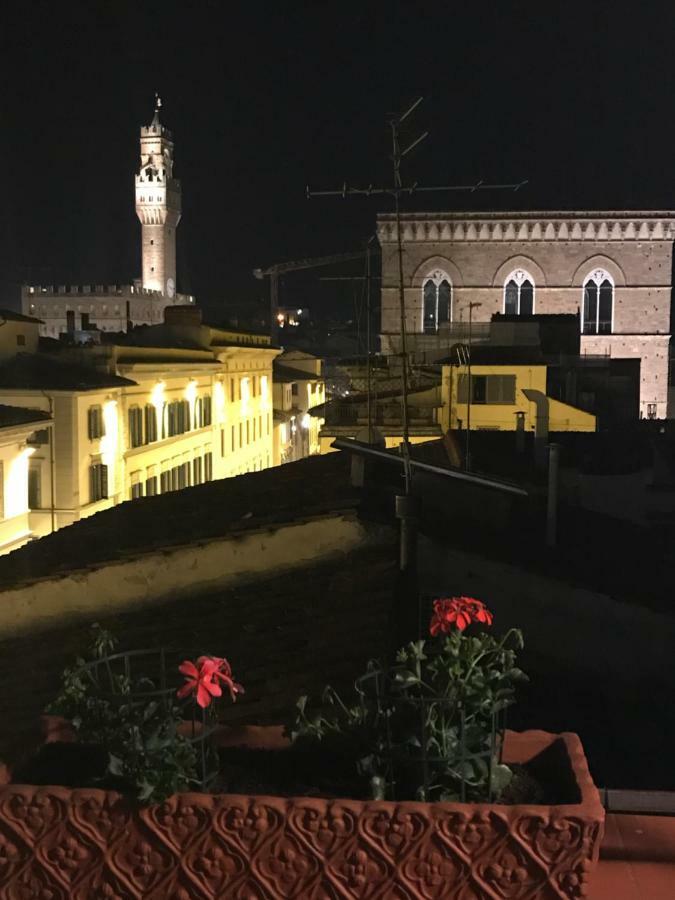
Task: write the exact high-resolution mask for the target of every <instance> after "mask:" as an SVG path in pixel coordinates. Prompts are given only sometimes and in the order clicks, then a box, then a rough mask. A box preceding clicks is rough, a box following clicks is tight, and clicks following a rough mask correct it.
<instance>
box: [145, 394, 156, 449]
mask: <svg viewBox="0 0 675 900" xmlns="http://www.w3.org/2000/svg"><path fill="white" fill-rule="evenodd" d="M156 440H157V410H156V409H155V407H154V406H153V405H152V404H151V403H147V404H146V406H145V442H146V444H151V443H152V442H153V441H156Z"/></svg>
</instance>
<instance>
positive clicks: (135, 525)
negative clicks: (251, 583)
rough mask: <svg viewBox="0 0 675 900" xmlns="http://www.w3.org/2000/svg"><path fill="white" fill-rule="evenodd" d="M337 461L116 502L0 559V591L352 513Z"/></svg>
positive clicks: (342, 461) (344, 464)
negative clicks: (231, 535)
mask: <svg viewBox="0 0 675 900" xmlns="http://www.w3.org/2000/svg"><path fill="white" fill-rule="evenodd" d="M357 503H358V493H357V491H356V490H354V489H353V488H351V486H350V483H349V459H348V457H346V456H345V455H343V454H340V453H334V454H328V455H327V456H314V457H310V458H308V459H304V460H301V461H300V462H296V463H289V464H287V465H284V466H277V467H273V468H270V469H265V470H264V471H262V472H255V473H251V474H250V475H240V476H238V477H237V478H225V479H222V480H219V481H211V482H209V483H208V484H202V485H199V486H197V487H191V488H185V489H184V490H181V491H173V492H171V493H167V494H161V495H159V496H155V497H144V498H142V499H140V500H134V501H131V502H128V503H122V504H120V505H118V506H114V507H112V508H111V509H107V510H104V511H102V512H100V513H97V514H96V515H95V516H90V517H89V518H85V519H81V520H80V521H79V522H75V523H74V524H73V525H70V526H68V527H67V528H62V529H60V530H59V531H56V532H55V533H54V534H50V535H47V536H46V537H43V538H41V539H40V540H39V541H33V542H31V543H29V544H26V545H25V546H24V547H21V548H20V549H19V550H16V551H14V553H11V554H10V555H8V556H2V557H0V589H3V588H6V587H8V586H10V585H12V584H16V583H19V582H22V581H32V580H35V579H37V578H42V577H46V576H49V575H55V574H58V573H60V572H69V571H73V570H78V569H86V568H88V567H89V566H93V565H96V564H100V563H102V562H106V561H112V560H119V559H120V558H124V557H133V556H135V555H138V554H142V553H147V552H149V551H153V550H158V549H160V548H164V547H171V546H180V545H185V544H191V543H194V542H196V541H204V540H209V539H215V538H219V537H222V536H224V535H227V534H229V533H231V532H234V531H242V530H249V529H255V528H259V527H262V526H264V525H270V524H275V523H281V522H292V521H295V520H298V519H302V518H307V517H309V516H313V515H320V514H322V513H325V512H329V511H331V510H333V509H347V508H354V507H355V506H356V505H357Z"/></svg>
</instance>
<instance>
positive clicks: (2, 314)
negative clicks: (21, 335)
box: [0, 309, 43, 325]
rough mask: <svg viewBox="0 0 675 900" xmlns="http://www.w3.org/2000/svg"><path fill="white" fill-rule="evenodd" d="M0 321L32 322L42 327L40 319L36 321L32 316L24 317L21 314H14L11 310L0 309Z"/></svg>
mask: <svg viewBox="0 0 675 900" xmlns="http://www.w3.org/2000/svg"><path fill="white" fill-rule="evenodd" d="M0 319H5V320H6V321H7V322H34V323H35V324H36V325H42V324H43V322H42V319H36V318H34V317H33V316H24V315H23V314H22V313H18V312H15V311H14V310H13V309H0Z"/></svg>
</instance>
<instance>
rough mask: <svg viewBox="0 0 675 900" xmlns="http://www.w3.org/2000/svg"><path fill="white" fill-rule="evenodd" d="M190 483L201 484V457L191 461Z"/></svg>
mask: <svg viewBox="0 0 675 900" xmlns="http://www.w3.org/2000/svg"><path fill="white" fill-rule="evenodd" d="M192 483H193V484H201V483H202V458H201V456H196V457H195V458H194V459H193V460H192Z"/></svg>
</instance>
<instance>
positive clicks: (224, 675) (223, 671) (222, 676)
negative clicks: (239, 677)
mask: <svg viewBox="0 0 675 900" xmlns="http://www.w3.org/2000/svg"><path fill="white" fill-rule="evenodd" d="M207 661H211V662H212V663H213V664H214V666H215V669H214V671H213V677H214V678H216V679H218V680H219V681H222V682H223V684H226V685H227V689H228V690H229V692H230V697H231V698H232V702H234V701H235V700H236V699H237V694H243V693H245V691H244V688H243V686H242V685H241V684H238V683H237V682H236V681H235V680H234V679H233V678H232V667H231V666H230V664H229V662H228V661H227V660H226V659H224V658H223V657H221V656H200V657H199V659H198V660H197V665H201V664H202V663H205V662H207Z"/></svg>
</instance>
